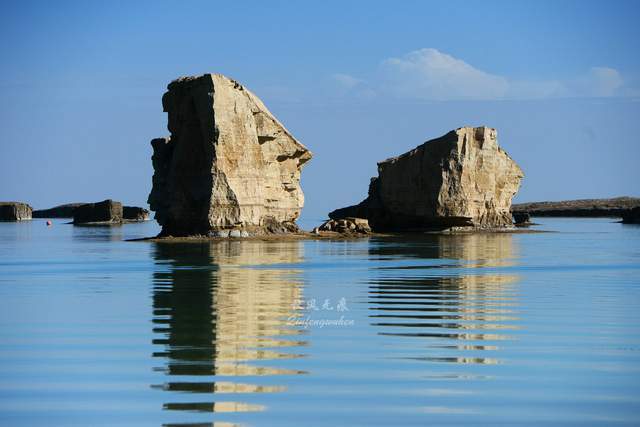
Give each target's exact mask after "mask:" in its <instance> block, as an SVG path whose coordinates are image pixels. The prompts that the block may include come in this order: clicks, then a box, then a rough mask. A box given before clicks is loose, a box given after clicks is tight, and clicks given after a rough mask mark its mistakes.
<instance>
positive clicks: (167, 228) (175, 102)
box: [148, 74, 311, 236]
mask: <svg viewBox="0 0 640 427" xmlns="http://www.w3.org/2000/svg"><path fill="white" fill-rule="evenodd" d="M162 104H163V108H164V111H166V112H167V113H168V122H169V125H168V127H169V131H170V132H171V137H170V138H160V139H154V140H153V141H151V145H152V147H153V157H152V161H153V168H154V175H153V188H152V190H151V193H150V194H149V200H148V202H149V205H150V206H151V210H152V211H155V212H156V214H155V218H156V220H157V221H158V223H159V224H160V225H161V226H162V233H161V234H162V235H173V236H186V235H209V234H210V233H211V232H212V231H214V232H215V231H216V230H224V229H248V230H249V231H252V232H265V233H269V232H274V231H273V230H279V231H282V232H286V231H292V230H297V226H296V225H295V220H296V219H297V218H298V216H299V215H300V211H301V209H302V206H303V205H304V195H303V193H302V189H301V188H300V172H301V169H302V166H303V165H304V164H305V163H306V162H307V161H309V160H310V159H311V152H310V151H309V150H307V148H306V147H305V146H304V145H302V144H300V143H299V142H298V141H297V140H296V139H295V138H294V137H293V136H292V135H291V134H290V133H289V131H287V129H285V127H284V126H283V125H282V124H281V123H280V122H279V121H278V120H277V119H276V118H275V117H274V116H273V115H272V114H271V113H270V112H269V110H267V108H266V107H265V106H264V104H263V103H262V101H260V100H259V99H258V98H257V97H256V96H255V95H254V94H253V93H251V92H250V91H248V90H247V89H246V88H245V87H243V86H242V85H241V84H240V83H238V82H236V81H234V80H232V79H229V78H227V77H225V76H222V75H220V74H205V75H203V76H199V77H185V78H180V79H178V80H174V81H173V82H171V83H170V84H169V86H168V91H167V92H166V93H165V94H164V96H163V98H162Z"/></svg>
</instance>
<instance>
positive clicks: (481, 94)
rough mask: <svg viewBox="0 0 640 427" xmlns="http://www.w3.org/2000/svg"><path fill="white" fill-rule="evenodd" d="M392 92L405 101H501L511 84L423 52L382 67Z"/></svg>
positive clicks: (431, 51)
mask: <svg viewBox="0 0 640 427" xmlns="http://www.w3.org/2000/svg"><path fill="white" fill-rule="evenodd" d="M382 69H383V74H384V77H385V80H387V84H388V85H390V87H391V90H392V91H393V92H395V93H396V94H397V95H399V96H402V97H415V98H423V99H452V98H453V99H456V98H472V99H495V98H502V97H504V96H505V95H506V93H507V91H508V89H509V82H508V81H507V79H505V78H504V77H502V76H497V75H493V74H490V73H486V72H484V71H482V70H479V69H477V68H474V67H473V66H471V65H469V64H467V63H466V62H464V61H462V60H460V59H456V58H454V57H453V56H451V55H447V54H446V53H442V52H440V51H438V50H437V49H433V48H427V49H420V50H416V51H413V52H410V53H408V54H407V55H404V56H403V57H402V58H389V59H387V60H385V61H384V62H383V63H382Z"/></svg>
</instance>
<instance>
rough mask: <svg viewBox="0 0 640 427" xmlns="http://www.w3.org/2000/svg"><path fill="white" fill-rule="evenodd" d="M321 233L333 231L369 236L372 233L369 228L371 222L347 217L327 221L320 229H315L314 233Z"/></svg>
mask: <svg viewBox="0 0 640 427" xmlns="http://www.w3.org/2000/svg"><path fill="white" fill-rule="evenodd" d="M321 231H333V232H336V233H342V234H353V233H357V234H369V233H371V228H370V227H369V221H367V220H366V219H364V218H354V217H347V218H342V219H337V220H335V219H330V220H328V221H325V222H324V223H323V224H322V225H321V226H320V227H316V228H314V229H313V231H312V232H313V233H314V234H319V232H321Z"/></svg>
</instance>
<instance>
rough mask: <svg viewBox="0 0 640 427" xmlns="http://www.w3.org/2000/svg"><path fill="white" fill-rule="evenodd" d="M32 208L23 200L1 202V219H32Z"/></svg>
mask: <svg viewBox="0 0 640 427" xmlns="http://www.w3.org/2000/svg"><path fill="white" fill-rule="evenodd" d="M32 211H33V210H32V209H31V206H29V205H28V204H26V203H22V202H0V221H23V220H27V219H31V216H32Z"/></svg>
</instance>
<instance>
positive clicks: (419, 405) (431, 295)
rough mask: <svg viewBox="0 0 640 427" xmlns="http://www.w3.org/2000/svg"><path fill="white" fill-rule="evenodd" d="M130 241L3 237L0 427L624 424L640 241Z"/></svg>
mask: <svg viewBox="0 0 640 427" xmlns="http://www.w3.org/2000/svg"><path fill="white" fill-rule="evenodd" d="M538 222H541V223H542V225H541V226H540V227H539V228H543V229H546V230H555V231H557V232H554V233H540V234H470V235H457V236H437V235H414V236H402V237H396V238H370V239H362V240H357V241H291V242H260V241H227V242H219V243H188V244H187V243H151V242H126V241H124V240H125V239H128V238H135V237H142V236H148V235H153V234H155V233H157V226H156V225H155V224H154V223H153V222H148V223H144V224H132V225H126V226H123V227H111V228H108V227H73V226H71V225H65V224H63V223H62V222H56V223H55V224H54V226H53V227H46V226H45V224H44V220H33V221H30V222H24V223H0V308H1V310H0V424H1V425H7V426H33V425H55V426H86V425H92V426H118V425H120V426H125V425H126V426H129V425H139V426H160V425H182V426H192V425H199V426H201V425H202V426H208V425H236V424H237V425H256V426H287V425H290V426H299V425H305V426H320V425H323V426H324V425H330V426H333V425H356V426H375V425H380V426H382V425H385V426H387V425H416V426H418V425H420V426H422V425H427V424H432V425H443V424H445V425H446V424H453V425H478V424H480V425H495V424H504V425H532V426H533V425H540V424H545V423H546V424H553V425H638V424H639V423H640V310H639V309H638V307H639V305H640V227H637V226H628V225H622V224H619V223H614V222H613V221H612V220H610V219H552V218H550V219H539V220H538Z"/></svg>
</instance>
